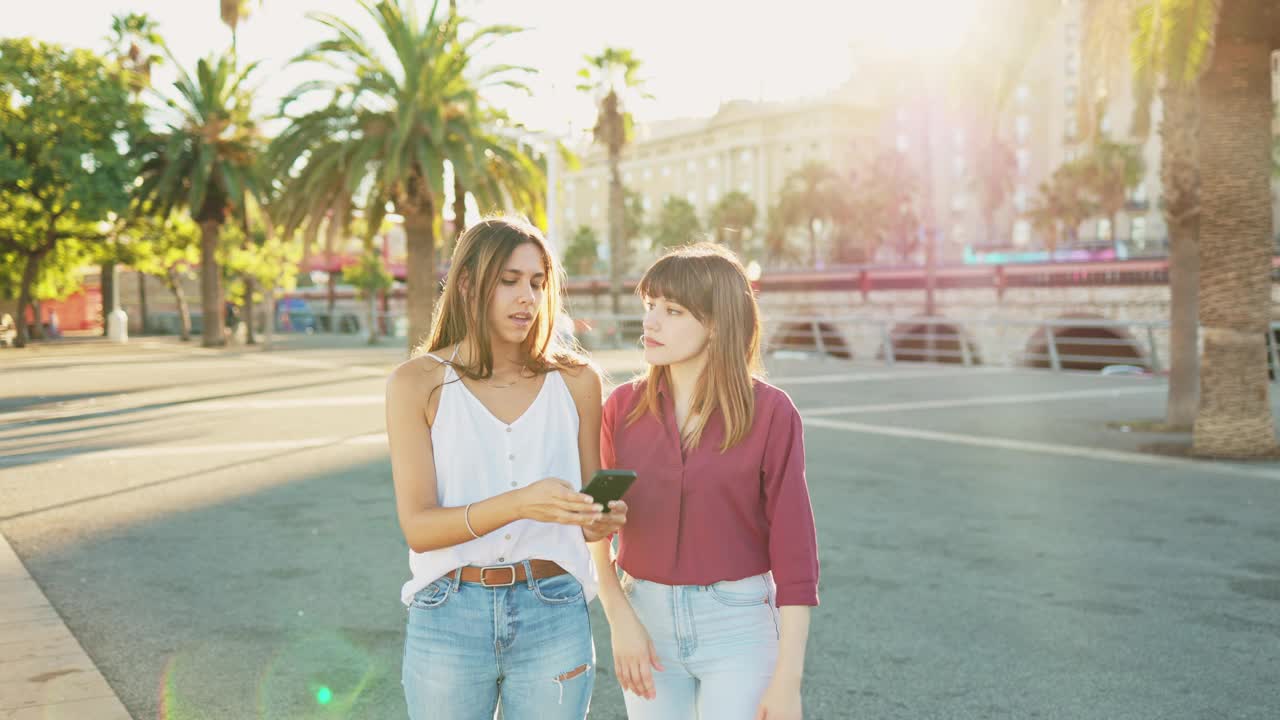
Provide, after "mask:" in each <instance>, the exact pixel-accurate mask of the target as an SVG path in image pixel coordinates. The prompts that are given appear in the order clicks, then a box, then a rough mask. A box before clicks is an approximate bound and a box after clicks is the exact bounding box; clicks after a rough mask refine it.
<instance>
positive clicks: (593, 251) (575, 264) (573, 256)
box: [564, 225, 600, 275]
mask: <svg viewBox="0 0 1280 720" xmlns="http://www.w3.org/2000/svg"><path fill="white" fill-rule="evenodd" d="M599 259H600V241H599V239H597V238H596V231H595V230H592V229H591V226H589V225H579V226H578V229H577V230H576V231H574V233H573V239H571V240H570V241H569V245H568V246H567V247H565V249H564V266H565V268H566V269H567V270H568V271H569V274H571V275H591V274H593V273H595V271H596V263H597V262H598V261H599Z"/></svg>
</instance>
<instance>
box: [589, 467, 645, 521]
mask: <svg viewBox="0 0 1280 720" xmlns="http://www.w3.org/2000/svg"><path fill="white" fill-rule="evenodd" d="M635 481H636V473H635V471H634V470H597V471H596V474H595V475H592V476H591V482H590V483H588V484H587V486H586V487H585V488H583V489H582V492H584V493H586V494H587V495H590V496H591V497H592V499H594V500H595V501H596V502H597V503H599V504H600V505H602V506H603V507H604V512H609V503H611V502H613V501H614V500H621V499H622V496H623V495H625V494H626V492H627V490H628V489H630V487H631V483H633V482H635Z"/></svg>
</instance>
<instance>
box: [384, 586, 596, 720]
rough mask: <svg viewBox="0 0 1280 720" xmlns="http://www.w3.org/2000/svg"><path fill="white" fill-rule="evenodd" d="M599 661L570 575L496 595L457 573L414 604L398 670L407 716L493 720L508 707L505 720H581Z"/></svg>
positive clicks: (414, 719)
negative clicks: (402, 661)
mask: <svg viewBox="0 0 1280 720" xmlns="http://www.w3.org/2000/svg"><path fill="white" fill-rule="evenodd" d="M526 574H528V568H527V567H526ZM595 654H596V653H595V645H594V643H592V640H591V621H590V620H589V619H588V617H587V604H586V601H585V600H584V599H583V595H582V585H581V583H579V582H578V580H577V579H576V578H574V576H573V575H570V574H568V573H565V574H564V575H557V576H555V577H549V578H543V579H541V580H532V579H531V580H528V581H526V582H521V583H516V584H515V585H512V586H510V587H492V588H491V587H485V586H483V585H480V584H478V583H464V582H459V581H458V579H457V573H450V574H449V575H446V576H444V577H442V578H440V579H439V580H436V581H435V582H433V583H431V584H430V585H428V586H426V587H425V588H423V589H422V590H421V591H419V592H418V593H417V594H416V595H415V596H414V598H413V601H412V603H411V604H410V606H409V625H408V629H407V630H406V633H405V643H404V665H403V668H402V672H401V682H402V683H403V684H404V698H405V702H406V704H407V705H408V708H409V718H410V720H439V719H441V718H449V720H493V718H494V715H495V714H496V711H497V708H498V704H499V702H501V705H502V717H503V720H582V719H583V718H585V717H586V716H587V708H588V707H589V705H590V703H591V689H592V686H593V684H594V682H595V669H596V663H595Z"/></svg>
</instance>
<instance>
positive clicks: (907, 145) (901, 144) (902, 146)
mask: <svg viewBox="0 0 1280 720" xmlns="http://www.w3.org/2000/svg"><path fill="white" fill-rule="evenodd" d="M897 145H898V152H906V151H907V150H910V149H911V138H909V137H907V134H906V133H898V140H897Z"/></svg>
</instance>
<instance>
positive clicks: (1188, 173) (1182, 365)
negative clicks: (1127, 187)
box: [1099, 0, 1217, 430]
mask: <svg viewBox="0 0 1280 720" xmlns="http://www.w3.org/2000/svg"><path fill="white" fill-rule="evenodd" d="M1099 5H1100V6H1101V7H1106V8H1112V9H1113V10H1114V11H1115V12H1116V13H1117V15H1119V13H1121V12H1128V13H1129V14H1130V15H1131V16H1132V18H1133V27H1134V28H1135V33H1134V37H1133V40H1132V57H1133V60H1134V63H1133V64H1134V95H1135V98H1134V104H1135V114H1134V120H1133V131H1134V134H1135V135H1137V136H1138V137H1140V138H1145V137H1146V136H1147V135H1148V134H1149V133H1150V131H1151V107H1152V105H1153V102H1154V100H1155V97H1156V93H1157V89H1158V93H1159V99H1160V105H1161V121H1160V185H1161V202H1160V206H1161V212H1162V214H1163V216H1164V222H1165V227H1166V228H1167V231H1168V234H1169V390H1168V393H1167V397H1166V401H1165V424H1166V425H1168V426H1169V427H1170V428H1171V429H1188V430H1189V429H1191V427H1192V426H1193V424H1194V423H1195V418H1196V410H1197V408H1198V406H1199V404H1200V377H1199V375H1200V355H1199V347H1198V343H1199V339H1198V335H1199V317H1198V315H1199V308H1198V305H1199V303H1198V297H1197V293H1198V292H1199V283H1200V258H1199V255H1198V246H1199V239H1198V238H1199V232H1200V162H1199V156H1198V147H1197V136H1198V134H1199V128H1200V96H1199V93H1198V91H1197V88H1196V79H1197V78H1198V77H1199V76H1200V73H1201V72H1203V68H1204V62H1205V56H1206V53H1207V50H1208V47H1207V43H1208V40H1209V39H1210V38H1211V37H1212V33H1211V32H1204V31H1203V30H1204V29H1205V28H1210V29H1211V28H1212V24H1213V22H1214V19H1215V15H1216V12H1217V9H1216V8H1215V7H1213V6H1212V5H1211V4H1210V3H1201V4H1200V6H1199V7H1198V8H1187V7H1180V8H1174V7H1172V6H1171V4H1170V3H1165V2H1155V1H1154V0H1143V2H1136V0H1129V1H1128V2H1125V3H1119V4H1110V5H1108V4H1106V3H1099ZM1173 10H1177V12H1172V11H1173ZM1193 10H1198V13H1197V12H1193ZM1112 19H1115V20H1125V19H1126V18H1124V17H1122V16H1121V17H1115V18H1112Z"/></svg>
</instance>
